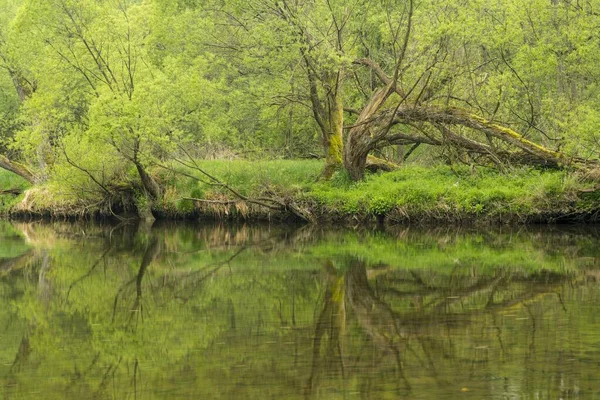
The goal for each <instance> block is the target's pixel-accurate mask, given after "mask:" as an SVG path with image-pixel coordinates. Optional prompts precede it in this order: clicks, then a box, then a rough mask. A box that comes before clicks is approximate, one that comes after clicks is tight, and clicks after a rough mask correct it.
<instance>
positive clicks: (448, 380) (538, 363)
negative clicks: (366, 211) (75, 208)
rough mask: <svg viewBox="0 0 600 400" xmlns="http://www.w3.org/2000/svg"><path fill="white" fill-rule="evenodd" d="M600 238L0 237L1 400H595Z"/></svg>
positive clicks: (497, 232)
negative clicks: (399, 399)
mask: <svg viewBox="0 0 600 400" xmlns="http://www.w3.org/2000/svg"><path fill="white" fill-rule="evenodd" d="M599 239H600V228H598V227H574V226H571V227H559V226H555V227H548V226H542V227H529V228H524V227H520V228H518V227H517V228H510V227H499V228H493V229H490V230H488V231H481V230H475V229H459V228H456V227H445V228H438V229H423V228H421V229H419V228H412V227H395V228H386V229H385V230H383V229H366V228H357V229H355V230H335V229H332V228H327V229H325V228H316V227H310V226H293V227H284V226H278V225H270V226H269V225H211V224H208V225H206V224H200V223H198V224H193V225H191V224H164V225H161V224H155V225H154V226H149V225H135V224H120V225H99V224H93V223H78V224H66V223H52V224H51V223H16V222H15V223H9V222H0V385H1V386H2V393H3V395H4V398H6V399H40V398H43V399H78V400H80V399H192V398H194V399H195V398H199V399H200V398H210V399H296V398H298V399H354V398H356V399H396V398H408V399H442V398H443V399H558V398H562V399H579V398H585V399H595V398H600V312H599V310H600V284H599V279H600V246H599V245H598V243H599V242H600V240H599Z"/></svg>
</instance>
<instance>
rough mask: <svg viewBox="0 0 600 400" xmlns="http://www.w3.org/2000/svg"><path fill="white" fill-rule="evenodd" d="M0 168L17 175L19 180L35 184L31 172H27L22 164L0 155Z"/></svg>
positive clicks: (27, 169)
mask: <svg viewBox="0 0 600 400" xmlns="http://www.w3.org/2000/svg"><path fill="white" fill-rule="evenodd" d="M0 168H3V169H5V170H7V171H10V172H12V173H15V174H17V175H19V176H20V177H21V178H23V179H25V180H26V181H27V182H29V183H34V182H35V176H34V175H33V173H32V172H31V170H29V168H27V167H26V166H24V165H23V164H20V163H17V162H14V161H11V160H9V159H8V158H6V157H5V156H3V155H0Z"/></svg>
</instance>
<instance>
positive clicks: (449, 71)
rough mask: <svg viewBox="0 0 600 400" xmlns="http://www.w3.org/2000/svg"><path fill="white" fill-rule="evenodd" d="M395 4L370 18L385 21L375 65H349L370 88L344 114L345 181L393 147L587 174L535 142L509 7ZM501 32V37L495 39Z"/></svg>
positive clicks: (534, 118)
mask: <svg viewBox="0 0 600 400" xmlns="http://www.w3.org/2000/svg"><path fill="white" fill-rule="evenodd" d="M392 3H394V2H392ZM400 3H402V4H403V6H404V8H402V7H399V8H394V7H387V8H386V7H383V8H382V9H380V10H379V11H377V12H379V13H381V14H383V15H386V20H387V21H390V22H389V23H388V24H387V25H386V26H384V28H383V29H382V31H383V32H385V31H387V35H384V37H387V38H388V39H387V43H383V45H382V46H380V50H381V51H380V53H379V54H378V58H375V57H363V58H360V59H357V60H355V62H354V64H355V65H357V66H358V67H359V68H366V69H368V70H369V71H370V73H372V74H373V75H374V76H376V77H377V81H378V84H377V85H375V87H374V90H373V91H372V92H371V94H370V96H369V97H368V100H367V101H366V102H365V103H364V104H363V105H362V106H361V107H360V108H359V109H355V110H352V112H354V113H355V114H356V115H357V118H356V120H355V121H354V122H353V124H352V125H351V126H349V127H348V128H349V132H348V138H347V142H346V147H345V152H344V166H345V168H346V169H347V170H348V172H349V174H350V176H351V177H352V178H353V179H355V180H358V179H361V178H362V177H363V175H364V171H365V166H366V160H367V156H368V155H369V153H370V152H372V151H374V150H377V149H380V148H382V147H385V146H388V145H392V144H409V145H413V146H415V145H416V146H418V145H420V144H425V145H432V146H453V147H456V148H458V149H460V150H461V151H463V152H464V153H465V154H468V156H469V157H471V159H473V158H475V157H478V158H480V159H481V158H483V159H486V160H487V161H488V162H489V163H492V164H496V165H502V164H504V163H507V162H518V163H528V164H535V165H547V166H548V165H549V166H566V165H568V166H573V167H575V168H587V167H590V166H594V165H596V163H595V162H594V161H588V160H584V159H581V158H578V157H575V156H570V155H567V154H564V153H562V152H560V151H558V150H554V149H552V148H549V147H547V146H546V145H545V143H543V142H544V141H545V139H547V138H548V135H547V134H546V133H545V132H544V131H543V130H542V129H540V128H539V127H538V119H539V118H538V114H539V105H538V104H536V103H535V102H534V100H532V98H533V96H534V94H535V92H534V90H533V89H532V87H531V85H530V84H529V83H528V82H527V81H526V80H524V78H522V77H521V74H520V73H519V71H517V68H516V67H515V65H514V64H515V62H516V61H515V59H516V58H517V55H518V51H519V47H520V46H521V44H520V43H519V39H521V40H523V39H522V38H514V37H513V36H511V35H510V32H512V31H511V29H513V28H515V26H514V25H513V24H515V22H514V21H512V20H511V19H510V18H511V17H513V16H516V15H518V11H519V9H518V7H517V8H515V7H514V6H513V7H512V8H511V7H507V6H504V5H488V4H487V3H483V2H479V1H473V2H472V4H471V6H472V7H466V8H465V7H463V5H462V4H461V3H460V2H456V3H454V2H444V4H443V6H442V4H441V3H440V2H438V1H437V0H433V1H418V0H405V1H404V0H403V1H401V2H400ZM398 10H400V11H398ZM507 15H508V16H507ZM394 32H396V34H391V33H394ZM503 32H504V33H506V32H508V37H505V38H504V39H501V38H499V36H498V35H499V34H501V33H503ZM386 53H387V54H386ZM380 61H382V62H380ZM519 105H521V106H519ZM520 107H522V108H523V109H524V110H526V111H521V110H519V108H520ZM519 129H523V130H524V131H525V134H522V133H520V132H519Z"/></svg>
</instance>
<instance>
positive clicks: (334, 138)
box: [323, 93, 344, 178]
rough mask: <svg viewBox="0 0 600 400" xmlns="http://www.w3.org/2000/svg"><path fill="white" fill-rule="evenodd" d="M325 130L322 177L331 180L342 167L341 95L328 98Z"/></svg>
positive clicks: (342, 119) (342, 109) (332, 95)
mask: <svg viewBox="0 0 600 400" xmlns="http://www.w3.org/2000/svg"><path fill="white" fill-rule="evenodd" d="M327 100H328V103H329V104H328V110H327V111H328V114H329V115H328V120H329V123H328V124H327V125H328V126H327V129H325V131H324V132H323V146H324V148H325V170H324V172H323V176H324V177H325V178H331V176H332V175H333V173H334V172H335V171H336V170H338V169H340V168H341V167H342V157H343V148H344V143H343V132H344V107H343V104H342V96H341V93H331V94H330V95H329V96H328V99H327Z"/></svg>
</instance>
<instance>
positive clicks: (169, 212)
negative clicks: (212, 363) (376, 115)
mask: <svg viewBox="0 0 600 400" xmlns="http://www.w3.org/2000/svg"><path fill="white" fill-rule="evenodd" d="M197 167H198V168H192V167H183V166H180V165H171V166H169V167H168V168H164V167H161V168H157V169H156V170H155V171H154V174H155V176H156V177H157V179H158V180H159V181H160V182H161V184H162V185H163V187H164V188H165V191H164V196H163V198H162V199H161V200H160V201H157V202H156V203H155V204H154V205H153V206H152V207H153V212H154V214H155V215H157V216H159V217H163V218H203V217H204V218H216V219H269V218H278V217H281V216H280V215H279V216H278V215H277V213H276V212H273V211H272V210H269V209H266V208H264V207H262V206H260V205H256V204H251V203H248V202H246V201H240V200H239V198H237V197H236V196H234V195H233V194H232V192H231V191H230V190H229V189H228V187H229V188H233V189H235V191H236V192H238V193H239V194H241V195H243V196H246V197H249V198H252V199H259V198H262V197H265V196H276V197H278V198H280V199H283V200H282V202H289V201H293V202H294V203H295V204H299V205H301V207H303V208H304V209H306V210H309V211H310V212H311V213H312V214H313V215H315V220H316V221H319V222H340V221H343V222H346V223H349V224H353V223H360V222H366V221H373V222H377V221H379V222H381V221H386V222H389V223H402V222H435V221H451V222H473V221H484V222H487V221H494V222H500V223H503V222H555V221H561V220H578V219H579V220H594V219H595V218H596V211H597V209H598V194H596V193H594V192H591V193H586V192H584V190H585V189H588V188H589V187H590V185H591V184H588V183H585V182H584V180H582V179H580V177H578V176H577V175H575V174H573V173H570V172H568V171H556V170H538V169H531V168H517V169H511V170H509V171H506V172H502V173H501V172H497V171H494V170H489V169H484V168H478V169H471V168H469V167H462V166H461V167H451V166H447V165H438V166H434V167H424V166H420V165H415V164H407V165H405V166H403V167H402V168H400V169H399V170H397V171H394V172H389V173H376V174H371V175H368V176H367V177H366V179H365V180H364V181H362V182H358V183H354V182H352V181H351V180H350V179H349V178H348V177H347V176H346V175H345V174H344V173H343V172H339V173H337V174H336V175H334V177H333V178H332V179H331V180H328V181H324V180H322V179H319V178H320V173H321V171H322V162H320V161H318V160H294V161H286V160H277V161H260V162H252V161H242V160H236V161H224V160H218V161H200V162H198V164H197ZM200 170H202V171H205V172H208V173H209V174H210V175H212V176H214V177H217V178H218V179H219V180H220V181H221V182H222V183H223V184H224V185H221V184H215V183H214V182H210V180H209V179H208V178H207V177H206V176H205V175H203V173H202V172H201V171H200ZM182 173H183V174H182ZM195 178H197V179H195ZM0 187H2V188H8V187H18V188H24V187H25V184H24V183H23V182H22V181H20V180H18V179H17V178H14V177H13V176H11V175H10V174H9V173H5V172H0ZM62 187H63V186H62V185H61V184H60V182H52V181H50V182H49V183H48V184H46V185H45V186H43V187H36V188H34V189H33V192H36V191H37V192H38V195H37V196H35V195H33V194H29V195H28V194H27V193H25V194H23V195H21V196H19V197H16V198H15V196H12V195H4V196H0V206H1V207H2V210H3V212H4V213H9V212H10V211H11V210H12V211H15V210H19V209H21V210H23V209H26V210H27V211H28V212H30V213H33V214H43V215H61V216H69V214H70V213H69V211H68V210H77V212H73V213H71V214H74V215H83V214H86V213H92V212H93V211H96V212H99V210H101V207H102V206H101V205H100V204H101V203H102V202H101V199H99V198H97V199H95V198H93V197H92V198H90V197H85V196H81V197H79V196H77V195H76V194H75V192H68V191H64V190H62V189H59V188H62ZM134 192H135V191H134ZM27 197H29V198H27ZM32 198H33V199H34V200H32ZM189 198H195V199H201V200H207V201H206V202H203V201H194V200H189ZM23 202H30V203H31V204H28V205H27V207H23V206H22V203H23ZM134 202H135V199H134ZM15 205H17V206H16V207H15ZM96 205H97V206H96ZM94 207H96V208H94ZM57 210H60V212H56V211H57ZM82 210H84V211H82ZM53 211H54V212H53Z"/></svg>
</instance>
